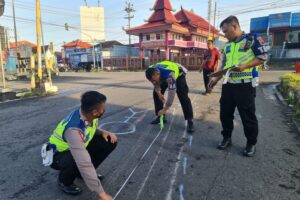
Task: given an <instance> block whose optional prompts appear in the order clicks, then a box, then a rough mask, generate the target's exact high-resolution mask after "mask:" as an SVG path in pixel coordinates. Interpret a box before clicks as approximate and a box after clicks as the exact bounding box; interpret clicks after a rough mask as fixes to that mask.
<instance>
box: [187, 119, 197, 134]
mask: <svg viewBox="0 0 300 200" xmlns="http://www.w3.org/2000/svg"><path fill="white" fill-rule="evenodd" d="M187 123H188V124H187V132H189V133H193V132H194V131H195V128H194V122H193V120H191V119H189V120H187Z"/></svg>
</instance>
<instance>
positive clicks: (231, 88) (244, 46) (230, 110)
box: [209, 16, 267, 157]
mask: <svg viewBox="0 0 300 200" xmlns="http://www.w3.org/2000/svg"><path fill="white" fill-rule="evenodd" d="M220 27H221V29H222V31H223V33H224V34H225V37H226V38H227V39H228V42H227V43H226V44H225V46H224V56H223V57H224V59H223V61H222V69H227V68H231V67H233V66H235V67H234V68H233V69H232V70H228V71H227V73H226V75H225V77H224V82H223V86H222V94H221V99H220V107H221V108H220V119H221V123H222V127H223V130H222V135H223V140H222V141H221V143H220V144H219V145H218V149H220V150H224V149H226V148H227V147H229V146H230V145H231V134H232V131H233V119H234V111H235V108H236V107H237V109H238V111H239V114H240V116H241V120H242V124H243V126H244V133H245V136H246V138H247V144H246V148H245V149H244V151H243V155H244V156H248V157H250V156H253V155H254V154H255V151H256V148H255V145H256V143H257V136H258V122H257V118H256V115H255V94H256V91H255V87H253V86H252V79H253V73H252V72H253V67H255V66H258V65H260V64H262V63H263V62H264V61H265V60H266V59H267V47H266V46H264V45H263V44H262V43H261V42H260V41H259V40H258V39H257V36H256V35H252V34H245V33H244V32H243V31H242V30H241V29H240V25H239V22H238V19H237V18H236V17H235V16H229V17H228V18H226V19H225V20H223V21H222V22H221V25H220ZM221 78H222V76H220V77H215V78H213V79H212V80H211V81H210V83H209V87H211V88H213V87H214V86H215V85H216V84H217V82H218V81H219V80H220V79H221Z"/></svg>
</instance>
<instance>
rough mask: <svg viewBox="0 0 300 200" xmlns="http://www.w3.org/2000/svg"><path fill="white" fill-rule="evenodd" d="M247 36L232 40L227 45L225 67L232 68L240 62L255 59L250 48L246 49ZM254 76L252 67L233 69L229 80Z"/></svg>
mask: <svg viewBox="0 0 300 200" xmlns="http://www.w3.org/2000/svg"><path fill="white" fill-rule="evenodd" d="M246 42H247V38H244V39H243V40H241V41H240V42H237V43H235V42H230V43H228V44H226V45H225V47H224V53H225V56H226V64H225V66H224V69H227V68H230V67H232V66H234V65H238V64H247V63H249V62H251V61H252V60H254V59H255V55H254V53H253V51H252V49H251V47H250V48H248V49H244V47H245V45H246ZM251 78H252V68H248V69H245V70H244V71H242V72H235V71H231V72H230V75H229V78H228V80H242V79H251Z"/></svg>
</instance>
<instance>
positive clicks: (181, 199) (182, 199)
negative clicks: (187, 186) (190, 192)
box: [179, 184, 184, 200]
mask: <svg viewBox="0 0 300 200" xmlns="http://www.w3.org/2000/svg"><path fill="white" fill-rule="evenodd" d="M183 190H184V185H183V184H180V185H179V199H180V200H184V197H183Z"/></svg>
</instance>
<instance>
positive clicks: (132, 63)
mask: <svg viewBox="0 0 300 200" xmlns="http://www.w3.org/2000/svg"><path fill="white" fill-rule="evenodd" d="M163 60H165V58H164V57H153V58H137V57H131V58H129V57H114V58H103V66H104V68H105V69H107V70H141V69H145V68H147V67H148V66H150V65H153V64H156V63H158V62H161V61H163ZM202 60H203V56H201V55H192V56H176V57H174V58H173V61H174V62H177V63H180V64H181V65H183V66H185V67H186V68H187V69H188V70H198V69H200V66H201V63H202Z"/></svg>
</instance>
